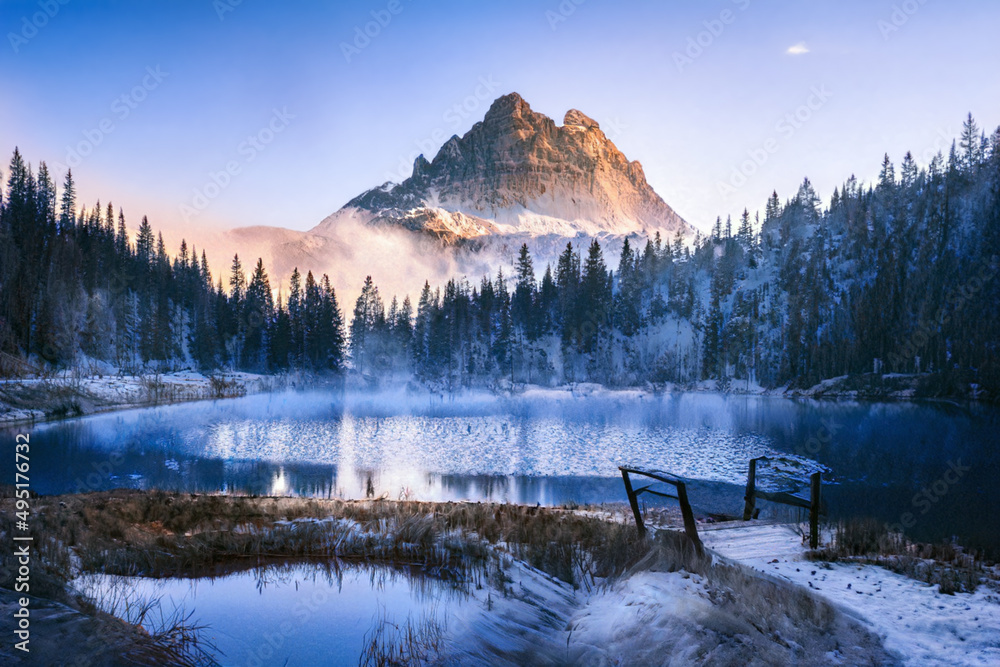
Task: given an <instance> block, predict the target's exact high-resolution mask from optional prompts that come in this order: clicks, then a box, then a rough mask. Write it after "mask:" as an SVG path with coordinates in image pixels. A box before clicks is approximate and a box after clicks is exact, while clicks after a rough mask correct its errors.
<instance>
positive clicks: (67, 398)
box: [0, 371, 301, 427]
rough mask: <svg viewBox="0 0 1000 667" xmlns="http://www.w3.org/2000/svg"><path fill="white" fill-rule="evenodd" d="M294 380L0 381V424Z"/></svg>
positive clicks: (276, 387) (231, 394)
mask: <svg viewBox="0 0 1000 667" xmlns="http://www.w3.org/2000/svg"><path fill="white" fill-rule="evenodd" d="M300 381H301V380H300V378H298V377H293V376H286V375H258V374H254V373H242V372H226V373H218V374H214V375H203V374H201V373H198V372H195V371H177V372H172V373H163V374H148V375H110V374H109V375H93V376H89V377H76V376H73V375H68V374H66V375H58V376H54V377H51V378H23V379H7V380H0V426H3V427H9V426H21V425H25V424H37V423H42V422H49V421H58V420H62V419H72V418H76V417H85V416H88V415H94V414H100V413H104V412H114V411H118V410H131V409H135V408H146V407H153V406H163V405H174V404H178V403H188V402H194V401H208V400H219V399H225V398H239V397H241V396H246V395H248V394H259V393H266V392H271V391H280V390H282V389H286V388H288V387H293V386H295V385H296V384H298V383H299V382H300Z"/></svg>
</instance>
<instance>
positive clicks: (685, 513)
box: [618, 466, 702, 551]
mask: <svg viewBox="0 0 1000 667" xmlns="http://www.w3.org/2000/svg"><path fill="white" fill-rule="evenodd" d="M618 469H619V470H620V471H621V473H622V480H623V481H624V482H625V493H626V494H628V502H629V505H631V506H632V514H633V515H634V516H635V525H636V527H637V528H638V529H639V534H640V535H645V534H646V526H645V525H644V524H643V522H642V512H640V511H639V495H640V494H643V493H648V494H650V495H654V496H660V497H661V498H673V499H674V500H677V501H679V502H680V506H681V516H682V517H683V518H684V532H685V533H686V534H687V536H688V537H689V538H690V539H691V542H693V543H694V546H695V548H696V549H698V551H701V550H702V545H701V539H700V538H699V537H698V527H697V526H696V525H695V522H694V512H693V511H691V503H690V501H689V500H688V495H687V486H686V485H685V484H684V481H683V480H681V479H680V478H678V477H676V476H674V475H671V474H670V473H666V472H662V471H660V470H641V469H639V468H627V467H624V466H618ZM629 474H632V475H642V476H643V477H649V478H650V479H654V480H656V481H657V482H663V483H664V484H670V485H672V486H673V487H674V488H675V489H677V495H676V496H674V495H670V494H669V493H663V492H662V491H654V490H653V489H651V488H650V487H651V486H653V485H652V484H647V485H646V486H643V487H640V488H638V489H634V488H632V480H631V478H630V477H629ZM654 483H655V482H654Z"/></svg>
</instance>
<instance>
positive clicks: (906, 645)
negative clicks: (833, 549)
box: [702, 525, 1000, 666]
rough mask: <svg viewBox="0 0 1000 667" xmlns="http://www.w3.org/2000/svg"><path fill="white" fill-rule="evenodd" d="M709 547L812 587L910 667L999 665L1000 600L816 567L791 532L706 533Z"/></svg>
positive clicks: (845, 568)
mask: <svg viewBox="0 0 1000 667" xmlns="http://www.w3.org/2000/svg"><path fill="white" fill-rule="evenodd" d="M702 537H703V540H704V543H705V545H706V546H708V547H709V548H711V549H713V550H714V551H716V552H717V553H719V554H721V555H723V556H725V557H726V558H729V559H732V560H735V561H738V562H740V563H742V564H744V565H747V566H749V567H752V568H753V569H755V570H758V571H760V572H764V573H767V574H769V575H771V576H774V577H777V578H779V579H784V580H787V581H790V582H792V583H794V584H797V585H799V586H802V587H805V588H808V589H809V591H811V592H812V593H814V594H816V595H819V596H820V597H823V598H825V599H826V600H828V601H830V602H832V603H833V604H834V605H835V606H837V607H838V608H840V609H842V610H845V611H847V612H848V613H850V614H851V615H853V616H855V617H856V618H859V619H862V620H863V621H864V622H865V623H866V624H867V625H868V626H869V627H871V628H872V629H873V630H874V631H875V632H876V633H877V634H878V635H879V636H881V637H882V639H883V642H884V644H885V647H886V648H887V649H888V650H890V651H892V652H893V653H896V654H898V655H899V656H900V657H901V660H902V661H903V662H904V664H907V665H977V666H978V665H983V666H985V665H998V664H1000V595H998V594H997V593H996V592H995V591H991V590H990V589H989V588H988V587H986V586H980V587H979V589H978V590H977V591H976V592H975V593H971V594H969V593H956V594H954V595H943V594H941V593H940V592H938V588H937V586H931V585H928V584H925V583H923V582H920V581H916V580H913V579H910V578H908V577H905V576H903V575H900V574H896V573H894V572H890V571H889V570H886V569H883V568H881V567H877V566H873V565H858V564H850V563H817V562H812V561H807V560H805V558H804V554H805V547H804V546H803V545H802V537H801V536H800V535H799V534H798V533H797V532H796V531H795V530H794V529H792V528H791V527H788V526H767V525H763V526H749V527H741V528H726V529H720V530H710V531H705V532H704V533H703V535H702Z"/></svg>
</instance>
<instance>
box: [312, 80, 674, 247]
mask: <svg viewBox="0 0 1000 667" xmlns="http://www.w3.org/2000/svg"><path fill="white" fill-rule="evenodd" d="M345 220H351V221H354V222H356V221H363V222H365V223H367V224H370V225H376V226H395V227H401V228H404V229H408V230H411V231H416V232H423V233H426V234H430V235H433V236H436V237H438V238H440V239H443V240H445V241H446V242H460V241H462V240H469V239H477V238H479V239H481V238H482V237H486V236H495V235H511V234H514V235H518V236H522V235H524V236H528V237H538V236H549V235H555V236H561V237H575V236H578V235H583V236H589V237H596V236H604V235H615V236H620V235H628V234H641V235H652V234H653V233H655V232H656V231H660V232H661V234H663V235H664V236H665V237H666V238H672V237H673V235H674V234H675V233H676V232H677V231H680V232H681V233H682V234H683V235H685V236H687V235H688V234H691V233H693V232H694V230H693V228H692V227H691V226H690V225H688V223H686V222H685V221H684V220H683V219H682V218H681V217H680V216H679V215H677V213H676V212H674V210H673V209H671V208H670V206H668V205H667V204H666V202H664V201H663V199H661V198H660V196H659V195H657V194H656V192H654V191H653V189H652V188H651V187H650V186H649V184H648V183H647V182H646V177H645V174H644V173H643V170H642V165H640V164H639V162H638V161H633V162H630V161H629V160H628V159H627V158H626V157H625V156H624V155H623V154H622V152H621V151H620V150H618V148H617V147H616V146H615V145H614V143H612V141H611V140H610V139H608V137H607V136H606V135H605V134H604V132H603V131H602V130H601V128H600V125H599V124H598V123H597V121H595V120H593V119H591V118H589V117H588V116H586V115H585V114H583V113H582V112H580V111H577V110H576V109H572V110H570V111H569V112H567V113H566V116H565V118H564V119H563V124H562V126H559V125H556V123H555V122H554V121H553V120H552V119H551V118H549V117H548V116H545V115H544V114H541V113H537V112H535V111H532V110H531V107H530V106H529V105H528V103H527V102H526V101H525V100H524V99H523V98H522V97H521V96H520V95H518V94H517V93H511V94H509V95H505V96H503V97H500V98H498V99H497V100H496V101H494V102H493V104H492V106H491V107H490V109H489V111H488V112H487V113H486V116H485V118H483V120H482V121H480V122H478V123H476V124H475V125H474V126H473V127H472V129H471V130H469V131H468V132H467V133H466V134H465V135H464V136H462V137H458V136H457V135H456V136H453V137H452V138H451V139H449V140H448V141H447V142H446V143H445V144H444V145H443V146H442V147H441V149H440V150H439V151H438V154H437V155H436V156H435V157H434V159H433V160H431V161H429V162H428V161H427V159H426V158H425V157H424V156H423V155H421V156H419V157H418V158H417V159H416V161H415V162H414V165H413V174H412V175H411V176H410V178H408V179H406V180H405V181H403V182H402V183H399V184H394V183H386V184H384V185H382V186H380V187H377V188H374V189H372V190H369V191H367V192H365V193H364V194H362V195H360V196H358V197H356V198H354V199H352V200H351V201H350V202H348V203H347V205H346V206H344V207H343V208H342V209H340V210H339V211H337V212H336V213H334V214H333V215H331V216H329V217H328V218H326V219H325V220H323V221H322V222H321V223H320V224H319V225H318V226H317V227H315V228H314V229H313V230H311V231H312V233H314V234H317V235H320V236H333V235H336V233H337V229H338V227H339V226H340V225H341V224H342V223H344V221H345Z"/></svg>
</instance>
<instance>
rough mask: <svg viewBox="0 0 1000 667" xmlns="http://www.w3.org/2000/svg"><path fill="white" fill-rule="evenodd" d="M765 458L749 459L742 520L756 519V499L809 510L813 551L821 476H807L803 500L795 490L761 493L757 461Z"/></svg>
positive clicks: (817, 536)
mask: <svg viewBox="0 0 1000 667" xmlns="http://www.w3.org/2000/svg"><path fill="white" fill-rule="evenodd" d="M767 460H768V458H767V457H766V456H760V457H757V458H755V459H750V469H749V470H748V471H747V490H746V495H745V496H744V500H745V501H746V503H745V505H744V506H743V520H744V521H749V520H750V519H755V518H757V513H758V512H757V511H756V509H755V506H756V502H757V498H760V499H761V500H769V501H771V502H773V503H781V504H783V505H792V506H793V507H801V508H803V509H807V510H809V548H810V549H815V548H816V547H818V546H819V514H820V504H821V502H820V500H821V499H820V486H821V484H822V479H823V475H822V473H819V472H814V473H813V474H812V475H810V476H809V497H808V498H804V497H802V496H797V495H795V490H793V491H775V492H770V491H761V490H760V489H758V488H757V461H767Z"/></svg>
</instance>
